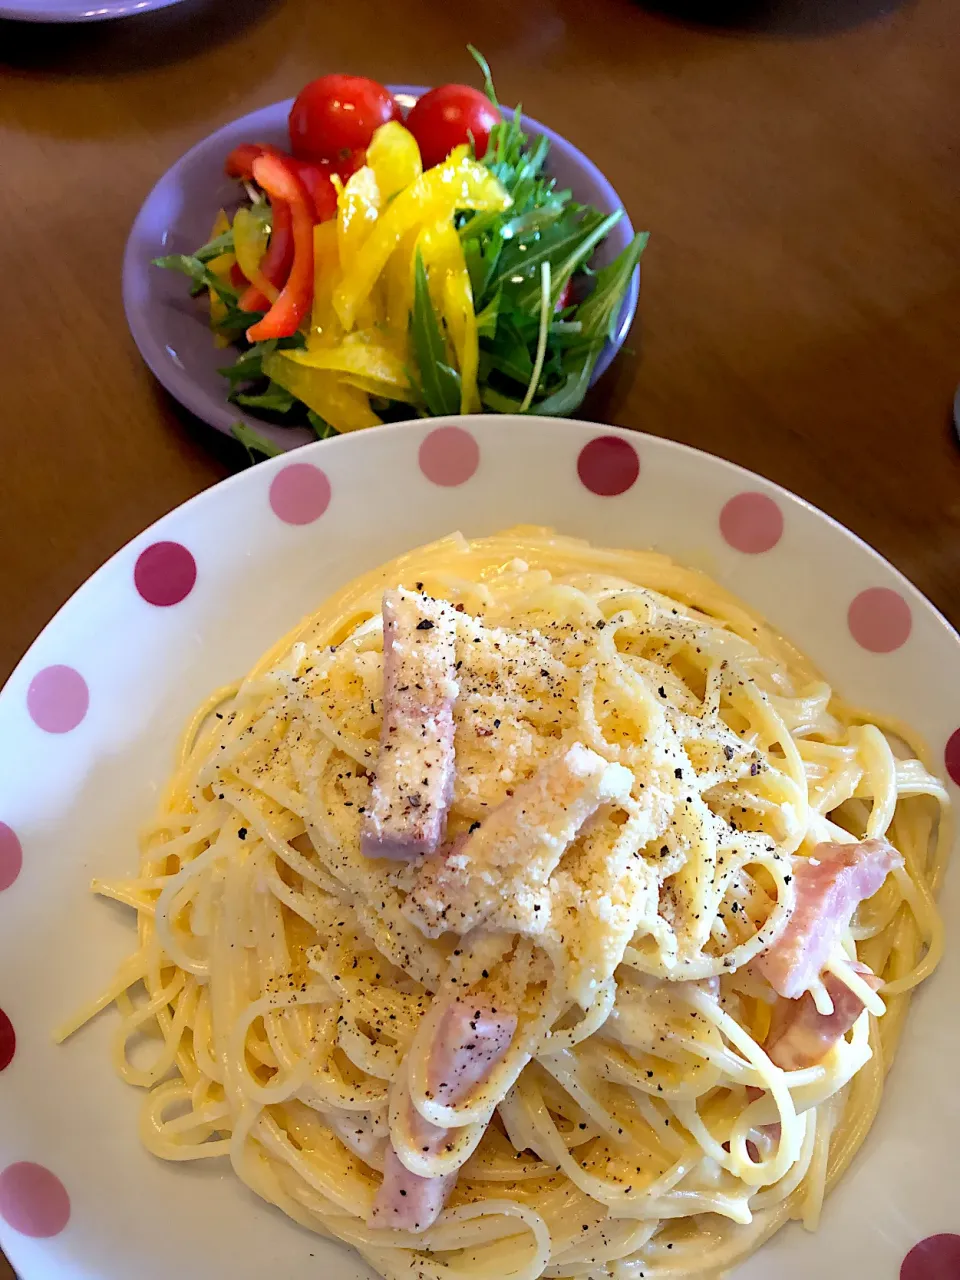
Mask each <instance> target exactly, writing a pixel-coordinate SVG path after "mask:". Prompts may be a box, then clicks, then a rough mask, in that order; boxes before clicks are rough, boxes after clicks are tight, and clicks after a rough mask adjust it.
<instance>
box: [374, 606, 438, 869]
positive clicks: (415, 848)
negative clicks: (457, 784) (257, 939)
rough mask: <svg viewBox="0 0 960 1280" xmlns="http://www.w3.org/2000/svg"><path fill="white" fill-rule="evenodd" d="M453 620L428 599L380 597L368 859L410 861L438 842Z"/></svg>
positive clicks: (435, 846) (436, 846)
mask: <svg viewBox="0 0 960 1280" xmlns="http://www.w3.org/2000/svg"><path fill="white" fill-rule="evenodd" d="M456 616H457V615H456V613H455V611H454V610H453V609H452V608H451V607H450V605H448V604H445V603H444V602H443V601H442V600H433V599H431V598H430V597H429V596H425V595H418V594H415V593H414V592H411V591H404V590H403V589H402V588H399V589H397V590H396V591H387V592H385V594H384V597H383V723H382V727H381V732H380V755H379V758H378V760H377V768H376V773H375V775H374V780H373V795H372V804H371V805H370V807H369V809H368V811H367V813H366V815H365V818H364V825H363V830H362V832H361V835H360V849H361V851H362V852H363V853H364V854H366V856H367V857H368V858H395V859H410V858H415V857H417V856H419V855H421V854H425V853H433V852H435V850H436V849H437V848H438V846H439V845H440V842H441V841H442V839H443V834H444V830H445V828H446V822H447V810H448V809H449V808H450V802H451V800H452V799H453V783H454V756H453V733H454V725H453V704H454V701H455V699H456V697H457V694H458V692H459V690H458V688H457V682H456V679H455V674H456V635H457V624H456Z"/></svg>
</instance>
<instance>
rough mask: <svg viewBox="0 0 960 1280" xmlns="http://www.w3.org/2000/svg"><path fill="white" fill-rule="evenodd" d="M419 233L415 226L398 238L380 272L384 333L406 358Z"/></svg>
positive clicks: (406, 358) (405, 358)
mask: <svg viewBox="0 0 960 1280" xmlns="http://www.w3.org/2000/svg"><path fill="white" fill-rule="evenodd" d="M419 237H420V229H419V227H414V228H413V229H412V230H411V231H408V232H407V233H406V234H405V235H403V236H402V237H401V238H400V243H399V244H398V245H397V247H396V248H395V249H394V251H393V253H391V255H390V257H389V259H388V260H387V265H386V267H385V269H384V274H383V284H384V291H385V293H386V313H387V337H388V340H389V342H390V343H391V345H392V346H393V347H394V348H395V349H396V351H397V352H398V353H399V354H400V355H401V357H402V358H403V359H404V360H405V361H406V360H408V351H409V338H408V330H409V326H410V313H411V311H412V310H413V295H414V262H415V254H416V249H417V240H418V239H419Z"/></svg>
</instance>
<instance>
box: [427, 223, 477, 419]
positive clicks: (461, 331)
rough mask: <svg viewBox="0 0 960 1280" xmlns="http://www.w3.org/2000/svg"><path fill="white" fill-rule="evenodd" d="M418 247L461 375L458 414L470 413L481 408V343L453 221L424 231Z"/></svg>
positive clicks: (471, 293) (470, 290) (428, 282)
mask: <svg viewBox="0 0 960 1280" xmlns="http://www.w3.org/2000/svg"><path fill="white" fill-rule="evenodd" d="M417 247H418V249H419V250H420V255H421V257H422V259H423V265H424V269H425V270H426V273H427V284H428V286H429V289H430V298H431V301H432V302H433V307H434V310H435V311H436V312H437V313H438V315H441V316H442V317H443V319H444V320H445V322H446V329H447V333H448V335H449V337H450V341H451V342H452V344H453V349H454V352H455V354H456V360H457V367H458V369H459V371H460V412H461V413H472V412H473V411H474V410H475V409H479V407H480V394H479V391H478V389H477V369H478V366H479V363H480V342H479V338H478V336H477V317H476V315H475V313H474V306H473V288H472V287H471V284H470V273H469V271H468V270H467V262H466V259H465V258H464V256H463V248H462V246H461V243H460V237H459V236H458V235H457V232H456V229H455V228H454V225H453V221H452V219H451V220H448V221H447V222H442V223H439V224H437V225H435V226H432V227H424V229H423V231H422V232H421V233H420V238H419V240H418V241H417Z"/></svg>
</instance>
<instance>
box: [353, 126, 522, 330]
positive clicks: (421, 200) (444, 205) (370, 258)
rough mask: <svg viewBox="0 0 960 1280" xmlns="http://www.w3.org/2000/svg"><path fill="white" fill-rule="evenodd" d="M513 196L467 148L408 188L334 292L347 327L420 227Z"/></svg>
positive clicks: (502, 204)
mask: <svg viewBox="0 0 960 1280" xmlns="http://www.w3.org/2000/svg"><path fill="white" fill-rule="evenodd" d="M510 204H511V200H510V196H509V195H508V194H507V192H506V191H505V190H504V189H503V187H502V186H501V185H500V183H499V182H498V181H497V179H496V178H495V177H494V176H493V175H492V174H491V173H490V172H488V170H486V169H485V168H484V167H483V165H481V164H478V163H477V161H476V160H473V159H471V157H470V156H469V154H468V149H467V148H466V147H455V148H454V150H453V151H451V153H450V156H449V157H448V159H447V160H446V161H445V162H444V163H443V164H439V165H436V166H435V167H434V168H433V169H428V170H427V171H426V172H425V173H424V174H422V175H421V176H420V177H419V178H418V179H417V180H416V182H413V183H411V184H410V186H409V187H406V188H405V189H404V190H403V191H401V192H400V194H399V195H398V196H397V197H396V198H395V199H394V200H393V201H392V202H391V203H390V205H389V207H388V208H387V209H385V210H384V211H383V213H382V214H381V215H380V217H379V218H378V220H377V222H376V225H375V226H374V228H373V230H372V231H371V232H370V234H369V235H368V236H367V239H366V242H365V243H364V245H363V247H362V248H361V250H360V252H359V253H358V254H357V256H356V259H355V260H354V261H353V263H352V264H351V266H350V268H349V270H346V271H345V273H344V278H343V280H342V281H341V283H340V285H339V286H338V288H337V289H336V291H335V293H334V295H333V304H334V306H335V307H336V310H337V315H338V316H339V317H340V323H341V324H342V325H343V327H344V329H347V330H349V329H352V328H353V326H354V324H355V323H356V321H357V315H358V312H359V309H360V306H361V304H362V303H363V302H364V301H366V299H367V298H368V297H369V296H370V292H371V290H372V289H373V286H374V284H375V283H376V281H377V280H378V279H379V277H380V275H381V273H382V272H383V269H384V267H385V266H386V264H387V261H388V259H389V258H390V255H391V254H392V253H393V252H394V250H395V249H396V248H397V246H398V245H399V243H400V241H401V239H402V237H403V236H404V234H405V233H406V232H408V231H411V230H412V229H413V228H414V227H422V226H424V225H427V224H431V223H436V222H443V221H445V220H447V219H448V218H452V217H453V215H454V213H456V211H457V210H458V209H496V210H503V209H509V207H510Z"/></svg>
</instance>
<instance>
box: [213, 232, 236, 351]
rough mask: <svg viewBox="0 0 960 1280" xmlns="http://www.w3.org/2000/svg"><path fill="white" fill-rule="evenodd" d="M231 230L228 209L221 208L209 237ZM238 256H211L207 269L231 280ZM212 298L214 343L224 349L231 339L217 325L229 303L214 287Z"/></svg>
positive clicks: (220, 277) (224, 254) (222, 254)
mask: <svg viewBox="0 0 960 1280" xmlns="http://www.w3.org/2000/svg"><path fill="white" fill-rule="evenodd" d="M229 230H230V219H229V218H228V217H227V214H226V211H225V210H223V209H221V210H220V212H219V213H218V214H217V216H216V218H214V220H213V226H212V227H211V228H210V235H209V237H208V239H210V240H216V238H217V236H222V235H223V233H224V232H225V231H229ZM236 260H237V259H236V256H235V255H234V254H232V253H221V254H219V255H218V256H217V257H216V258H211V260H210V261H209V262H208V263H207V269H208V270H209V271H211V272H212V273H213V274H214V275H215V276H216V277H217V279H218V280H229V279H230V272H231V270H232V268H233V264H234V263H235V262H236ZM207 293H208V297H209V300H210V328H211V329H212V330H213V345H214V346H215V347H218V348H220V349H221V350H223V349H224V348H226V347H229V345H230V339H229V338H226V337H224V335H223V334H222V333H217V325H218V324H219V323H220V322H221V320H222V319H223V318H224V316H225V315H226V314H227V304H226V303H225V302H224V301H223V299H222V298H221V297H220V295H219V294H218V293H214V291H213V290H212V289H209V290H208V291H207Z"/></svg>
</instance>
